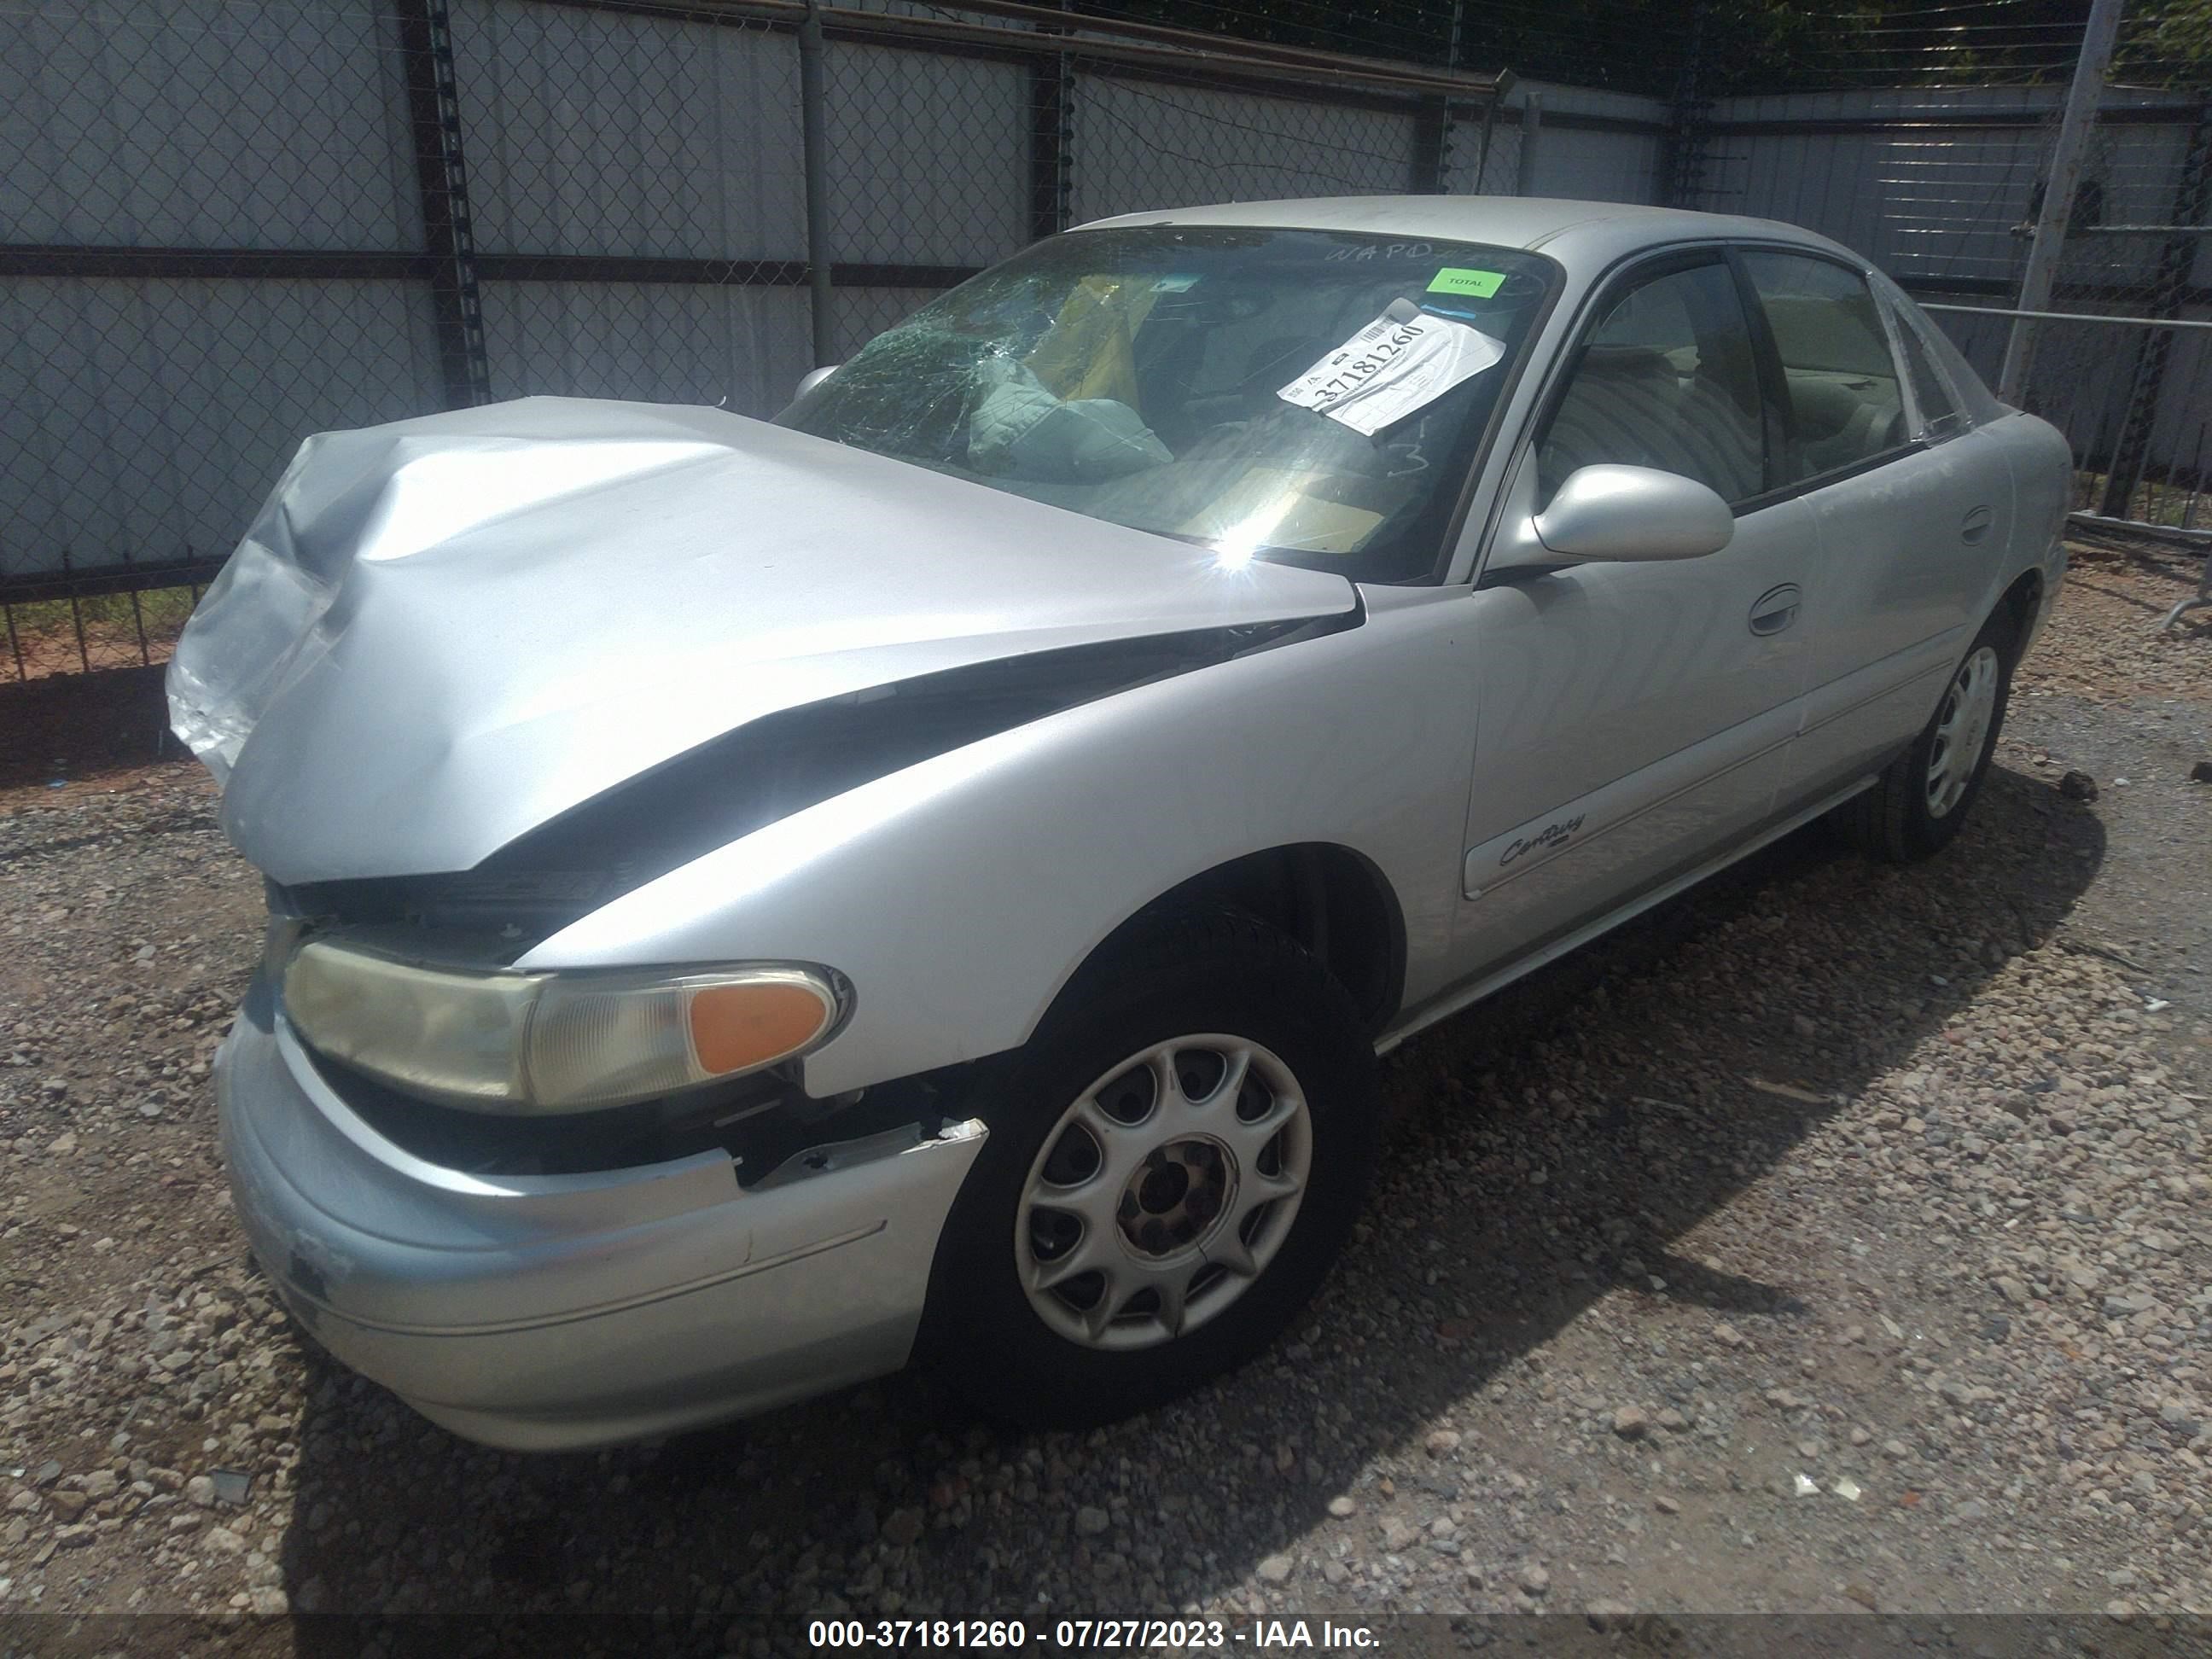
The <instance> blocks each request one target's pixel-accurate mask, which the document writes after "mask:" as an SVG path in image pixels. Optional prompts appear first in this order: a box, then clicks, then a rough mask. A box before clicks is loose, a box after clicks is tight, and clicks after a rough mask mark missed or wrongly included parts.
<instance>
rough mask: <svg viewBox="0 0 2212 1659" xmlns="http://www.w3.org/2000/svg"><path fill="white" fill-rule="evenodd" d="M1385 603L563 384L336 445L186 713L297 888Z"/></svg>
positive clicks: (190, 730) (253, 573)
mask: <svg viewBox="0 0 2212 1659" xmlns="http://www.w3.org/2000/svg"><path fill="white" fill-rule="evenodd" d="M1355 603H1356V597H1355V595H1354V592H1353V590H1352V586H1351V584H1350V583H1349V582H1347V581H1346V580H1343V579H1342V578H1340V577H1338V576H1334V575H1330V574H1325V573H1321V572H1316V571H1309V570H1299V569H1293V568H1287V567H1283V566H1279V565H1269V564H1265V563H1254V564H1250V565H1248V566H1246V567H1245V568H1241V569H1234V570H1231V569H1225V568H1222V567H1221V566H1220V565H1219V564H1218V562H1216V560H1215V559H1214V558H1213V556H1212V555H1211V554H1210V553H1208V552H1207V551H1206V550H1203V549H1200V548H1197V547H1193V546H1187V545H1185V544H1182V543H1179V542H1176V541H1173V540H1170V539H1168V538H1164V537H1157V536H1152V535H1147V534H1145V533H1143V532H1139V531H1133V530H1127V529H1124V528H1122V527H1121V526H1115V525H1109V524H1105V523H1101V522H1098V521H1097V520H1090V519H1085V518H1083V517H1080V516H1079V515H1077V514H1074V513H1067V512H1064V511H1062V510H1060V509H1059V508H1056V507H1048V506H1044V505H1042V504H1041V503H1038V502H1034V501H1025V500H1023V499H1021V498H1020V497H1018V496H1014V495H1006V494H1003V493H1001V492H1000V491H997V490H994V489H985V488H983V487H981V486H978V485H975V484H971V483H966V482H964V481H963V480H960V479H956V478H951V477H943V476H940V475H939V474H936V473H933V472H930V471H927V470H926V469H923V468H920V467H915V466H911V465H906V464H904V463H902V462H898V461H892V460H888V459H884V458H883V457H880V456H876V455H871V454H867V453H864V452H861V451H859V450H854V449H848V448H845V447H842V446H840V445H837V444H834V443H830V442H828V441H824V440H823V439H819V438H814V437H810V436H807V435H804V434H800V433H795V432H790V431H787V430H785V429H783V428H779V427H774V426H769V425H768V424H766V423H764V422H758V421H752V420H747V419H745V418H744V417H742V416H736V415H730V414H726V413H723V412H721V411H720V410H708V409H691V408H680V407H674V406H670V405H663V404H617V403H599V402H586V401H582V400H577V399H571V398H527V399H524V400H522V401H520V402H517V403H509V404H495V405H493V406H491V407H489V408H483V409H475V410H464V411H460V412H458V413H454V414H449V415H437V416H428V417H426V418H423V419H421V420H414V421H404V422H398V423H396V424H393V425H391V426H383V427H375V428H368V429H366V430H362V431H356V432H336V433H325V434H323V435H320V436H318V437H314V438H311V439H309V440H308V441H307V442H306V443H305V444H303V445H302V446H301V449H300V453H299V454H298V456H297V457H296V458H295V459H294V461H293V463H292V465H291V466H290V467H289V469H288V470H287V471H286V472H285V474H284V477H283V480H282V481H281V482H280V483H278V485H277V487H276V491H275V492H274V493H273V494H272V495H270V499H269V501H268V503H267V504H266V505H265V506H264V507H263V508H262V511H261V513H260V515H259V516H258V518H257V519H256V520H254V523H253V526H252V528H251V529H250V530H249V531H248V532H246V538H245V540H244V541H243V542H242V543H241V544H240V546H239V548H238V550H237V552H236V553H234V555H233V556H232V557H231V560H230V562H229V563H228V565H227V566H226V567H225V568H224V570H223V573H222V576H221V577H220V578H218V579H217V580H216V583H215V585H214V586H212V587H211V588H210V590H209V592H208V593H207V596H206V598H205V599H204V600H203V601H202V602H201V605H200V607H199V609H198V610H197V611H196V612H195V613H194V614H193V617H192V618H191V622H190V623H188V624H187V625H186V627H185V631H184V635H183V636H182V638H181V639H180V640H179V641H178V646H177V653H176V657H175V659H174V661H173V663H172V664H171V666H170V669H169V675H168V691H169V703H170V712H171V718H172V720H173V724H174V726H175V728H176V731H177V733H178V735H179V737H180V738H183V739H184V741H185V743H186V744H189V745H190V746H191V748H192V749H193V750H194V751H195V752H197V753H198V754H199V755H200V756H201V757H202V758H203V759H204V760H205V761H206V762H207V763H208V764H209V766H210V769H211V770H213V771H214V772H215V773H216V776H217V777H218V778H222V779H223V780H224V781H225V787H224V794H223V808H222V811H223V823H224V828H225V829H226V830H227V831H228V834H229V836H230V838H231V840H232V841H233V842H234V844H235V845H236V846H237V847H238V848H239V849H240V851H241V852H242V853H244V854H246V857H247V858H248V859H250V860H252V861H253V862H254V863H255V864H256V865H257V866H259V867H260V868H261V869H262V870H263V871H264V872H265V873H267V874H268V875H270V876H271V877H273V878H275V879H276V880H277V881H280V882H283V883H287V884H293V883H300V882H310V881H322V880H331V879H337V878H349V877H360V876H404V875H419V874H429V873H435V872H447V871H459V870H465V869H468V868H471V867H472V866H475V865H477V863H479V862H481V861H482V860H483V859H484V858H485V857H487V856H488V855H489V854H491V853H493V852H494V851H495V850H497V849H498V848H500V847H501V846H503V845H505V844H506V843H507V842H510V841H512V840H513V839H514V838H515V837H516V836H520V835H521V834H523V833H524V832H525V831H526V830H528V829H532V828H534V827H535V826H537V825H538V824H540V823H544V821H545V820H547V819H548V818H550V817H553V816H554V815H555V814H556V813H559V812H562V811H566V810H568V808H570V807H573V806H574V805H579V804H580V803H581V802H583V801H585V800H587V799H591V798H592V796H594V795H597V794H599V793H600V792H602V791H604V790H605V789H607V788H609V787H612V786H613V785H615V784H617V783H619V782H621V781H623V780H624V779H626V778H629V777H631V776H633V775H635V774H637V773H639V772H641V771H642V770H644V769H647V768H648V767H652V766H654V765H656V764H658V763H660V762H663V761H665V760H667V759H670V758H671V757H674V756H677V755H679V754H682V753H684V751H686V750H690V749H691V748H693V747H695V746H696V745H697V744H701V743H703V742H706V741H708V739H710V738H714V737H717V736H720V734H722V733H723V732H727V731H730V730H732V729H733V728H735V727H737V726H741V725H744V724H745V723H746V722H748V721H750V720H757V719H758V718H759V717H761V716H762V715H763V714H770V713H773V712H774V711H775V710H777V709H781V708H792V707H794V706H797V705H799V704H802V703H807V702H816V701H817V700H819V699H822V698H824V697H829V696H838V695H841V694H843V693H848V692H852V691H857V690H865V689H866V688H868V687H870V686H873V685H878V684H884V683H886V682H889V681H891V680H896V679H902V678H908V677H910V676H914V675H917V674H926V673H932V672H935V671H940V670H944V669H948V668H956V667H960V666H963V665H967V664H970V663H975V662H980V661H983V660H986V659H993V658H1000V657H1006V656H1012V655H1016V654H1018V653H1027V652H1033V651H1040V650H1046V649H1051V648H1056V647H1066V646H1075V645H1085V644H1091V643H1097V642H1103V641H1112V640H1119V639H1133V638H1139V637H1144V636H1147V635H1163V634H1175V633H1182V632H1186V631H1190V630H1195V629H1206V628H1220V627H1228V626H1235V625H1238V624H1245V623H1269V622H1284V621H1291V620H1296V619H1298V618H1303V617H1324V616H1334V615H1339V614H1341V613H1343V612H1345V611H1349V610H1351V609H1352V606H1353V605H1354V604H1355Z"/></svg>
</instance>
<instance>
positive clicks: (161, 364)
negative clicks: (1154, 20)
mask: <svg viewBox="0 0 2212 1659" xmlns="http://www.w3.org/2000/svg"><path fill="white" fill-rule="evenodd" d="M816 88H818V91H817V90H816ZM1492 88H1493V82H1492V78H1491V77H1486V76H1471V75H1466V74H1462V73H1458V72H1455V71H1452V70H1443V69H1434V68H1422V67H1419V66H1416V65H1412V64H1390V63H1383V62H1379V61H1376V60H1369V59H1355V58H1346V57H1343V56H1340V55H1337V54H1332V53H1326V52H1315V51H1310V50H1302V49H1293V48H1287V47H1270V46H1254V45H1249V44H1246V43H1242V42H1238V41H1234V40H1228V39H1226V38H1222V37H1216V36H1200V35H1193V34H1188V33H1184V32H1182V31H1179V30H1176V29H1173V28H1164V27H1158V26H1150V25H1142V24H1119V23H1102V22H1098V21H1095V20H1090V19H1079V18H1077V17H1074V16H1073V15H1069V14H1067V13H1066V12H1064V11H1060V10H1057V9H1038V8H1031V7H1027V6H1023V5H1019V4H1013V3H1006V0H984V3H981V4H977V5H974V6H967V7H961V8H957V9H955V8H946V7H939V6H933V5H921V4H912V3H907V0H861V3H860V4H858V5H848V6H839V7H831V6H822V7H818V8H813V7H809V6H808V5H806V4H805V3H800V0H313V3H307V0H32V3H28V4H26V3H24V0H10V3H6V4H0V111H4V112H5V114H4V115H0V341H4V344H0V611H4V614H5V620H6V623H7V641H6V649H7V653H8V655H7V657H6V659H4V661H3V662H0V671H4V672H6V673H8V674H9V675H10V676H12V677H14V678H34V677H37V676H40V675H43V674H46V673H50V672H55V671H67V670H77V669H88V668H95V667H100V666H105V665H119V664H128V663H149V662H151V661H153V660H155V659H157V658H159V657H160V656H161V654H163V652H164V648H165V643H166V641H167V639H168V638H170V637H172V636H173V634H174V633H175V631H176V629H177V628H178V627H179V626H180V625H181V623H182V621H183V618H184V617H185V614H186V613H187V612H188V611H189V609H190V607H191V604H192V602H193V600H194V599H196V598H197V593H198V591H199V588H200V586H201V585H203V584H204V582H205V581H206V580H209V579H210V577H211V576H212V574H214V572H215V570H216V568H218V567H219V566H220V564H221V562H222V558H223V557H224V556H225V555H226V554H227V553H228V550H229V549H230V547H231V546H232V545H233V544H234V541H235V539H236V538H237V536H238V535H239V533H240V531H241V529H242V528H243V526H244V525H245V524H246V520H248V519H249V518H250V517H251V515H252V510H253V508H254V507H255V506H256V505H257V503H258V501H259V500H260V498H261V497H262V496H263V495H264V494H265V492H266V491H267V489H269V487H270V484H271V483H273V482H274V480H275V479H276V476H277V475H278V473H279V472H280V471H282V470H283V465H284V463H285V461H286V460H287V459H288V458H289V455H290V453H291V452H292V450H293V449H294V447H295V446H296V445H297V443H298V442H299V441H300V439H301V437H302V436H303V435H307V434H308V433H311V432H314V431H319V430H325V429H330V428H343V427H354V426H362V425H368V424H373V423H375V422H385V421H391V420H396V419H400V418H404V417H406V416H414V415H419V414H423V413H426V412H429V411H433V410H441V409H450V408H457V407H464V406H466V405H469V404H477V403H482V402H484V401H488V400H490V399H494V398H514V397H524V396H529V395H532V394H536V393H556V394H561V395H567V396H580V397H596V398H637V399H647V400H654V401H674V402H683V403H697V404H721V405H724V406H726V407H728V408H731V409H734V410H738V411H739V412H742V413H744V414H749V415H756V416H765V415H769V414H771V413H773V412H774V411H775V410H776V409H777V408H779V407H780V406H781V404H782V403H783V402H784V401H785V400H786V399H787V397H788V395H789V392H790V391H791V388H792V387H793V386H794V385H795V384H796V382H797V381H798V380H799V377H800V376H801V375H802V374H804V373H805V371H806V370H807V369H808V368H811V367H812V366H813V365H814V364H815V363H816V362H817V361H836V360H838V359H840V358H842V357H844V356H849V355H850V354H851V353H852V352H853V351H854V350H855V349H857V348H858V347H859V346H860V344H861V343H863V342H864V341H865V340H866V339H867V338H868V337H871V336H872V335H873V334H874V333H876V332H878V331H880V330H881V329H883V328H884V327H886V326H888V325H890V324H891V323H893V322H896V321H897V320H898V319H900V318H902V317H903V316H904V315H906V314H907V313H909V312H911V311H912V310H914V309H915V307H917V306H919V305H920V304H921V303H923V302H924V301H927V300H928V299H929V298H930V297H932V296H933V295H935V294H937V293H939V292H941V291H943V290H944V289H945V288H947V287H949V286H951V284H953V283H957V282H958V281H960V280H961V279H962V278H963V277H964V276H966V275H968V274H969V273H970V272H972V271H974V270H978V269H980V268H981V267H982V266H984V265H986V264H990V263H992V262H994V261H995V260H997V259H1000V258H1004V257H1005V256H1006V255H1007V254H1009V253H1011V252H1014V251H1015V250H1017V249H1018V248H1020V247H1021V246H1024V244H1026V243H1027V242H1029V241H1030V240H1033V239H1034V238H1036V237H1037V236H1040V235H1043V234H1049V233H1051V232H1052V231H1054V230H1056V229H1059V228H1063V227H1065V226H1066V225H1067V224H1069V223H1072V222H1077V221H1079V220H1081V219H1086V218H1091V217H1096V216H1101V215H1104V214H1109V213H1114V212H1119V211H1123V210H1130V209H1135V208H1144V207H1158V206H1162V205H1173V204H1181V203H1188V202H1197V201H1206V200H1214V199H1220V198H1223V197H1255V196H1300V195H1322V194H1342V193H1348V192H1362V191H1407V190H1435V189H1439V188H1443V187H1444V186H1446V185H1452V186H1453V187H1456V188H1462V189H1464V188H1472V187H1474V185H1475V183H1476V182H1477V181H1476V180H1475V179H1474V178H1473V176H1472V174H1471V173H1469V171H1468V167H1469V163H1468V159H1467V158H1468V155H1469V152H1468V149H1467V148H1466V145H1465V143H1464V142H1462V140H1463V139H1464V137H1465V136H1466V135H1468V134H1469V133H1473V134H1475V135H1480V133H1481V132H1482V131H1483V130H1484V127H1485V123H1484V122H1483V121H1482V119H1481V112H1482V111H1483V110H1484V109H1485V108H1486V106H1487V105H1488V103H1489V101H1490V100H1491V94H1492ZM1506 187H1509V188H1510V180H1509V182H1508V185H1507V186H1506Z"/></svg>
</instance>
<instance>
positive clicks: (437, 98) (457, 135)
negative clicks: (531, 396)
mask: <svg viewBox="0 0 2212 1659" xmlns="http://www.w3.org/2000/svg"><path fill="white" fill-rule="evenodd" d="M396 10H397V13H398V21H399V50H400V58H401V62H402V64H403V67H404V72H405V75H406V77H407V120H408V127H409V129H410V137H411V138H412V140H413V143H414V146H415V176H416V181H417V183H418V185H420V187H421V190H422V245H423V251H424V252H427V253H428V255H429V256H430V304H431V310H432V314H433V316H434V317H435V325H436V331H437V340H438V368H439V372H440V374H441V377H442V379H443V380H444V382H445V398H446V407H447V408H448V409H468V408H471V407H473V406H474V405H476V404H488V403H489V402H490V401H491V365H490V360H489V353H488V352H487V350H486V349H485V346H484V331H483V295H482V292H481V291H480V290H479V289H478V288H477V250H476V234H475V231H474V229H473V228H471V224H470V220H469V174H468V166H467V163H466V161H465V158H464V156H463V155H462V153H461V107H460V96H459V86H458V83H457V82H456V81H455V78H454V75H453V23H452V20H451V19H450V17H449V16H448V15H447V10H446V0H396Z"/></svg>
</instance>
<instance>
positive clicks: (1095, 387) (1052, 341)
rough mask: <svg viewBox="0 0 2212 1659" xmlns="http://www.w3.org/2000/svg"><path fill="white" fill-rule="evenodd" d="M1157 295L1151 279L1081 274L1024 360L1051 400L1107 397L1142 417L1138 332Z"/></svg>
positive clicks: (1155, 284)
mask: <svg viewBox="0 0 2212 1659" xmlns="http://www.w3.org/2000/svg"><path fill="white" fill-rule="evenodd" d="M1159 297H1160V289H1159V284H1158V283H1157V282H1156V281H1155V280H1153V279H1152V278H1150V277H1129V276H1086V277H1085V278H1084V279H1083V280H1082V281H1081V282H1079V283H1077V284H1076V285H1075V291H1074V292H1073V293H1072V294H1070V295H1068V296H1067V299H1066V301H1065V302H1064V303H1063V304H1062V305H1061V306H1060V315H1059V316H1057V317H1055V318H1054V319H1053V325H1052V327H1051V328H1050V329H1049V330H1048V331H1046V334H1045V337H1043V338H1042V340H1039V341H1038V342H1037V343H1036V345H1035V346H1034V347H1033V348H1032V349H1030V355H1029V356H1027V357H1026V358H1024V360H1023V361H1024V364H1025V365H1026V366H1027V368H1029V370H1030V373H1031V374H1035V375H1036V377H1037V379H1038V380H1040V381H1042V383H1043V385H1044V386H1045V389H1046V390H1047V391H1048V392H1052V393H1053V394H1054V396H1055V397H1058V398H1064V399H1066V401H1068V402H1070V403H1073V402H1074V401H1075V400H1076V399H1077V398H1112V399H1113V400H1114V401H1115V402H1116V403H1120V404H1127V405H1128V406H1129V407H1130V408H1131V409H1135V410H1139V412H1140V413H1141V412H1142V410H1141V405H1140V404H1139V401H1138V396H1137V352H1136V344H1137V331H1138V330H1139V329H1140V328H1142V327H1143V326H1144V325H1145V319H1146V318H1147V317H1149V316H1150V315H1152V307H1153V305H1154V304H1155V303H1156V302H1157V301H1158V299H1159Z"/></svg>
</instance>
